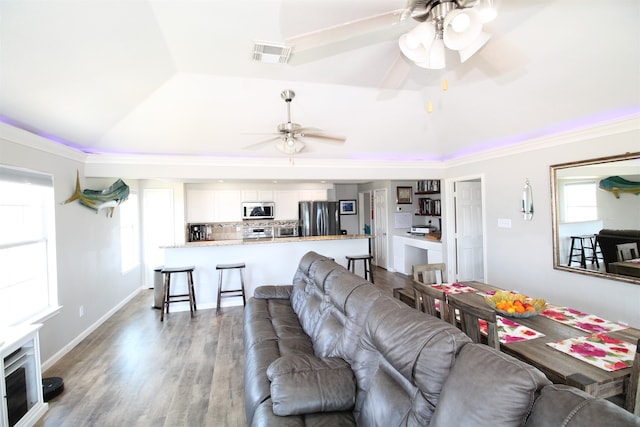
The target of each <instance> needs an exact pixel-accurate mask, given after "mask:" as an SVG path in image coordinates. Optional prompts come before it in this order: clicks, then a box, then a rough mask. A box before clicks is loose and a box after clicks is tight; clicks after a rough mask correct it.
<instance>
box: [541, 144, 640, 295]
mask: <svg viewBox="0 0 640 427" xmlns="http://www.w3.org/2000/svg"><path fill="white" fill-rule="evenodd" d="M634 159H640V152H634V153H626V154H621V155H616V156H609V157H600V158H596V159H588V160H580V161H575V162H569V163H560V164H556V165H551V166H550V173H551V215H552V221H551V228H552V233H553V236H552V237H553V239H552V240H553V268H554V269H556V270H563V271H566V272H570V273H578V274H583V275H586V276H595V277H602V278H605V279H610V280H616V281H620V282H628V283H634V284H636V285H640V277H633V276H625V275H621V274H613V273H608V272H601V271H595V270H587V269H583V268H577V267H570V266H567V265H560V236H559V231H560V230H559V227H560V222H559V221H560V215H559V211H558V207H559V200H558V171H559V170H561V169H567V168H572V167H577V166H588V165H596V164H602V163H612V162H618V161H622V160H634ZM638 197H640V196H638Z"/></svg>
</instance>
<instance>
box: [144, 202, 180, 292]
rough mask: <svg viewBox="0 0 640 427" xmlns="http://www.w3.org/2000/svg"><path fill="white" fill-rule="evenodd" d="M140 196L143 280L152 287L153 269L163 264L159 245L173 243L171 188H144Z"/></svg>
mask: <svg viewBox="0 0 640 427" xmlns="http://www.w3.org/2000/svg"><path fill="white" fill-rule="evenodd" d="M142 198H143V201H142V206H143V207H142V209H143V211H142V227H143V228H142V251H143V253H144V280H145V284H146V285H147V287H153V273H154V271H153V270H154V269H155V268H156V267H159V266H161V265H162V264H164V250H163V249H161V247H162V246H171V245H173V244H174V243H175V234H174V229H175V224H174V219H173V209H174V207H173V190H171V189H145V190H144V191H143V193H142Z"/></svg>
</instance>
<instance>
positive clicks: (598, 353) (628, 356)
mask: <svg viewBox="0 0 640 427" xmlns="http://www.w3.org/2000/svg"><path fill="white" fill-rule="evenodd" d="M547 345H548V346H550V347H553V348H555V349H556V350H559V351H561V352H563V353H566V354H568V355H569V356H573V357H575V358H576V359H579V360H582V361H583V362H587V363H589V364H591V365H594V366H597V367H598V368H600V369H604V370H605V371H610V372H612V371H617V370H618V369H624V368H629V367H631V365H633V358H634V356H635V354H636V349H635V347H636V346H635V344H631V343H628V342H626V341H622V340H619V339H616V338H613V337H610V336H609V335H607V334H592V335H587V336H586V337H578V338H569V339H566V340H563V341H557V342H548V343H547Z"/></svg>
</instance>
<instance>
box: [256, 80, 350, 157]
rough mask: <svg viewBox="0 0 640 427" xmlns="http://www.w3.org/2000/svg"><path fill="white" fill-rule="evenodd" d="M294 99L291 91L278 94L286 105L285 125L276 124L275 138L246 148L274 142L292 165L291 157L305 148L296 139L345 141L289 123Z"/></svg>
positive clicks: (318, 130)
mask: <svg viewBox="0 0 640 427" xmlns="http://www.w3.org/2000/svg"><path fill="white" fill-rule="evenodd" d="M295 97H296V93H295V92H294V91H293V90H291V89H285V90H283V91H282V92H280V98H282V100H283V101H284V102H285V103H286V105H287V121H286V122H285V123H280V124H278V128H277V129H278V131H277V132H276V133H275V135H276V136H275V137H272V138H269V139H266V140H264V141H260V142H257V143H255V144H251V145H250V146H248V147H247V148H250V147H257V146H260V145H262V144H265V143H270V142H275V147H276V149H277V150H278V151H280V152H281V153H283V154H286V155H288V156H289V160H290V161H291V164H293V155H294V154H297V153H299V152H301V151H302V150H303V149H304V147H305V144H304V141H302V140H300V139H298V138H314V139H319V140H326V141H333V142H338V143H342V142H345V141H346V139H345V138H343V137H341V136H334V135H328V134H325V133H324V132H322V130H320V129H317V128H313V127H303V126H302V125H300V124H299V123H293V122H292V121H291V101H292V100H293V99H294V98H295ZM270 135H274V134H270Z"/></svg>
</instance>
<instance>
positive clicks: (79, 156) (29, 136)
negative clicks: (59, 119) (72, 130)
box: [0, 122, 87, 163]
mask: <svg viewBox="0 0 640 427" xmlns="http://www.w3.org/2000/svg"><path fill="white" fill-rule="evenodd" d="M0 140H5V141H8V142H11V143H14V144H17V145H21V146H24V147H28V148H31V149H34V150H38V151H42V152H45V153H48V154H53V155H55V156H59V157H63V158H65V159H69V160H74V161H77V162H81V163H83V162H84V161H85V160H86V158H87V155H86V154H85V153H84V152H82V151H80V150H77V149H75V148H71V147H69V146H66V145H64V144H61V143H59V142H55V141H52V140H50V139H48V138H45V137H43V136H40V135H37V134H35V133H32V132H29V131H26V130H24V129H20V128H18V127H15V126H12V125H10V124H7V123H2V122H0Z"/></svg>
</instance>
